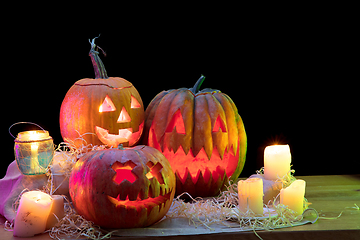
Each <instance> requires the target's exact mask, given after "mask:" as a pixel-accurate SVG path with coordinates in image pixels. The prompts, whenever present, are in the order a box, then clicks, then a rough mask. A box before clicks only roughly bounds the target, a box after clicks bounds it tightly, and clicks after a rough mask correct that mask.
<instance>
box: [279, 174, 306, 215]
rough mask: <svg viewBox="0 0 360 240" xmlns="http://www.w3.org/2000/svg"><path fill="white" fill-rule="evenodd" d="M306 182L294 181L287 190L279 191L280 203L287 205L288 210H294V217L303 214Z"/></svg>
mask: <svg viewBox="0 0 360 240" xmlns="http://www.w3.org/2000/svg"><path fill="white" fill-rule="evenodd" d="M305 186H306V182H305V181H304V180H301V179H298V180H295V181H294V182H293V183H292V184H291V185H290V186H288V187H287V188H283V189H281V190H280V203H281V204H284V205H287V206H288V208H290V209H291V210H294V212H295V214H296V216H298V215H300V214H302V213H303V211H304V208H303V203H304V196H305Z"/></svg>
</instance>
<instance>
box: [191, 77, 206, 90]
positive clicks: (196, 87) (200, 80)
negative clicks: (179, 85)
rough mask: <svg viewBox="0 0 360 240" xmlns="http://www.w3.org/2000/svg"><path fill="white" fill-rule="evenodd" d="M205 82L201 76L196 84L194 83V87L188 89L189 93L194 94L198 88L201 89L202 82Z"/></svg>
mask: <svg viewBox="0 0 360 240" xmlns="http://www.w3.org/2000/svg"><path fill="white" fill-rule="evenodd" d="M204 80H205V76H204V75H201V77H200V78H199V79H198V80H197V82H196V83H195V85H194V87H193V88H191V89H190V91H191V92H192V93H193V94H196V93H197V92H198V91H199V89H200V87H201V84H202V83H203V82H204Z"/></svg>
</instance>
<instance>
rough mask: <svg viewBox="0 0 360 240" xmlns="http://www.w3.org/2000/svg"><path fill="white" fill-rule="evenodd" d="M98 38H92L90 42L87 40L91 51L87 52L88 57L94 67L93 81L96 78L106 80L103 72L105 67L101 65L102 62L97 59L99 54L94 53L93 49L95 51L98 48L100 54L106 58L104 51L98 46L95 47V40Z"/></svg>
mask: <svg viewBox="0 0 360 240" xmlns="http://www.w3.org/2000/svg"><path fill="white" fill-rule="evenodd" d="M98 37H100V34H99V36H97V37H95V38H93V39H92V40H91V42H90V39H89V43H90V44H91V49H90V52H89V56H90V58H91V62H92V64H93V67H94V71H95V79H97V78H103V79H106V78H108V76H107V73H106V70H105V66H104V64H103V62H102V61H101V59H100V57H99V52H98V51H95V47H96V48H97V49H96V50H98V48H99V49H100V50H101V51H102V53H103V54H104V56H106V53H105V52H104V50H102V49H101V48H100V47H99V46H96V45H95V39H97V38H98Z"/></svg>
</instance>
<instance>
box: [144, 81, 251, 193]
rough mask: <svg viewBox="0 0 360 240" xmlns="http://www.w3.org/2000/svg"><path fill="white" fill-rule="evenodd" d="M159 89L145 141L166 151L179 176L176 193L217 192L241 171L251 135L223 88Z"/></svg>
mask: <svg viewBox="0 0 360 240" xmlns="http://www.w3.org/2000/svg"><path fill="white" fill-rule="evenodd" d="M203 80H204V76H201V78H200V79H199V80H198V82H197V83H196V84H195V86H194V87H193V88H192V89H186V88H180V89H176V90H168V91H163V92H161V93H159V94H158V95H157V96H156V97H155V98H154V99H153V100H152V101H151V103H150V105H149V106H148V108H147V109H146V112H145V119H146V121H145V130H144V141H145V143H146V144H148V145H149V146H151V147H154V148H156V149H158V150H159V151H161V152H162V153H163V154H164V155H165V157H166V158H167V159H168V160H169V162H170V164H171V167H172V169H173V170H174V172H175V175H176V194H180V193H182V192H188V193H190V194H191V195H192V196H194V197H196V196H201V197H205V196H214V195H216V194H218V193H219V191H220V190H221V188H222V187H223V185H224V184H225V183H227V182H228V180H229V179H236V178H237V177H238V176H239V174H240V173H241V171H242V169H243V167H244V163H245V156H246V147H247V138H246V133H245V128H244V124H243V121H242V119H241V117H240V115H239V114H238V110H237V108H236V106H235V104H234V102H233V101H232V100H231V99H230V97H229V96H228V95H226V94H224V93H221V92H220V91H219V90H214V89H204V90H202V91H199V88H200V85H201V83H202V82H203Z"/></svg>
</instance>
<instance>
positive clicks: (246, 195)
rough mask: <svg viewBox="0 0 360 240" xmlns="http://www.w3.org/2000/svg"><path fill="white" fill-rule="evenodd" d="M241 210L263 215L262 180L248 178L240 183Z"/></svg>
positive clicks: (241, 211)
mask: <svg viewBox="0 0 360 240" xmlns="http://www.w3.org/2000/svg"><path fill="white" fill-rule="evenodd" d="M238 194H239V210H240V213H246V212H247V211H248V210H249V209H250V210H251V211H252V212H254V213H255V214H256V215H263V212H264V208H263V195H264V194H263V181H262V179H261V178H248V179H246V180H240V181H239V182H238Z"/></svg>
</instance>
